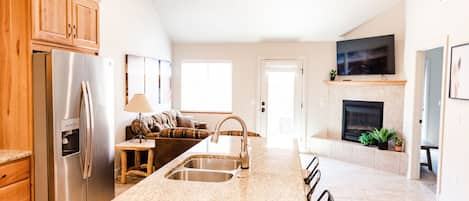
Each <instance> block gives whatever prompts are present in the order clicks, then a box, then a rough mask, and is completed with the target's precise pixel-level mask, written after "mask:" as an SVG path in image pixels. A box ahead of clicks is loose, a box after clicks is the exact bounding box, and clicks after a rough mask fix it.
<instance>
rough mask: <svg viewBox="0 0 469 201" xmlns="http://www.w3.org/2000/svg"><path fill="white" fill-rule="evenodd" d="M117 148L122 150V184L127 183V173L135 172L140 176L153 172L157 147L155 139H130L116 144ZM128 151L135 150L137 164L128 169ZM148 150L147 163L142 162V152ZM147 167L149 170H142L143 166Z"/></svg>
mask: <svg viewBox="0 0 469 201" xmlns="http://www.w3.org/2000/svg"><path fill="white" fill-rule="evenodd" d="M115 148H116V149H117V150H119V151H120V155H121V172H122V173H121V179H120V182H121V183H122V184H125V183H127V175H129V174H135V175H139V176H144V177H146V176H149V175H151V174H152V173H153V157H154V153H153V150H154V149H155V140H148V139H145V140H142V142H141V143H140V142H139V140H138V139H133V140H128V141H125V142H121V143H119V144H116V146H115ZM127 151H134V152H135V166H134V167H131V168H129V169H130V170H127ZM141 151H148V162H147V164H140V152H141ZM145 167H146V169H147V172H144V171H141V170H140V169H141V168H145Z"/></svg>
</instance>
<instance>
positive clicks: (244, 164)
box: [211, 115, 249, 169]
mask: <svg viewBox="0 0 469 201" xmlns="http://www.w3.org/2000/svg"><path fill="white" fill-rule="evenodd" d="M229 119H233V120H236V121H238V122H239V124H241V127H242V129H243V136H242V138H241V153H240V154H239V155H240V158H241V168H243V169H248V168H249V154H248V130H247V128H246V123H245V122H244V120H243V119H241V118H240V117H238V116H234V115H232V116H228V117H226V118H224V119H223V120H221V121H219V122H218V123H217V125H216V127H215V133H214V134H213V135H212V139H211V142H213V143H218V136H219V135H220V128H221V126H222V125H223V124H224V123H225V122H226V121H227V120H229Z"/></svg>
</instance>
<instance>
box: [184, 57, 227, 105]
mask: <svg viewBox="0 0 469 201" xmlns="http://www.w3.org/2000/svg"><path fill="white" fill-rule="evenodd" d="M231 80H232V76H231V62H219V61H214V62H183V63H182V65H181V110H182V111H191V112H231V111H232V108H231V101H232V99H231V93H232V92H231V90H232V86H231V85H232V81H231Z"/></svg>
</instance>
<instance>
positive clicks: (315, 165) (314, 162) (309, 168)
mask: <svg viewBox="0 0 469 201" xmlns="http://www.w3.org/2000/svg"><path fill="white" fill-rule="evenodd" d="M318 166H319V158H318V157H316V156H315V157H314V158H313V160H311V162H309V164H308V166H307V167H306V170H307V172H309V173H308V176H306V178H304V181H305V184H309V183H310V182H311V179H312V177H313V174H314V172H315V171H316V170H317V169H318Z"/></svg>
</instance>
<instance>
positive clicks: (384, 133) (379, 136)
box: [368, 128, 396, 143]
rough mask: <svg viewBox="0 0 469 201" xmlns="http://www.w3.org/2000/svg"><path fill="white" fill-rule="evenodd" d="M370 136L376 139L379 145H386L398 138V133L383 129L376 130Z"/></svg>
mask: <svg viewBox="0 0 469 201" xmlns="http://www.w3.org/2000/svg"><path fill="white" fill-rule="evenodd" d="M368 134H369V135H370V136H371V137H372V138H373V139H375V140H376V141H377V142H378V143H386V142H388V141H389V140H391V139H392V138H393V137H394V136H396V132H395V131H392V130H388V129H386V128H381V129H380V130H378V129H376V128H375V129H374V130H372V131H370V132H368Z"/></svg>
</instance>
